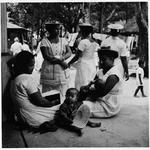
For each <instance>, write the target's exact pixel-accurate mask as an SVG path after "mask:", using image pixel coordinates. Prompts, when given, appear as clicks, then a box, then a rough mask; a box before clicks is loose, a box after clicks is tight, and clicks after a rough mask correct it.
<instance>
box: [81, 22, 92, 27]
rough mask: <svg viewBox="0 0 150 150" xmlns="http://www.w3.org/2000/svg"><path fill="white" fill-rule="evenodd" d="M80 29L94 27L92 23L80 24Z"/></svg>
mask: <svg viewBox="0 0 150 150" xmlns="http://www.w3.org/2000/svg"><path fill="white" fill-rule="evenodd" d="M79 26H80V27H92V25H91V24H90V23H82V24H79Z"/></svg>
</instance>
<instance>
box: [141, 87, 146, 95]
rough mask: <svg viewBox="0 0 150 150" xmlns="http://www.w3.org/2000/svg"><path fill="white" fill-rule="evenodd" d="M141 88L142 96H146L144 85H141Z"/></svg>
mask: <svg viewBox="0 0 150 150" xmlns="http://www.w3.org/2000/svg"><path fill="white" fill-rule="evenodd" d="M140 89H141V93H142V96H143V97H146V95H145V94H144V90H143V86H141V87H140Z"/></svg>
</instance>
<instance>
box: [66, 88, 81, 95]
mask: <svg viewBox="0 0 150 150" xmlns="http://www.w3.org/2000/svg"><path fill="white" fill-rule="evenodd" d="M72 92H73V93H75V94H77V95H78V93H79V91H78V90H77V89H76V88H69V89H68V90H67V91H66V95H69V94H70V93H72Z"/></svg>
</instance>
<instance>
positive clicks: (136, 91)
mask: <svg viewBox="0 0 150 150" xmlns="http://www.w3.org/2000/svg"><path fill="white" fill-rule="evenodd" d="M139 90H140V86H138V87H137V89H136V90H135V93H134V96H135V97H136V96H137V93H138V91H139Z"/></svg>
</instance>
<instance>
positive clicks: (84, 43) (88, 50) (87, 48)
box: [78, 39, 97, 60]
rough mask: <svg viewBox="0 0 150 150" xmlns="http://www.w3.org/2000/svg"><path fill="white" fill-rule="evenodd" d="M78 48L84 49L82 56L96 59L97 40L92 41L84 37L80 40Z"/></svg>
mask: <svg viewBox="0 0 150 150" xmlns="http://www.w3.org/2000/svg"><path fill="white" fill-rule="evenodd" d="M78 48H79V49H80V50H82V51H83V55H82V58H83V59H86V60H87V59H88V60H91V59H94V55H95V50H96V48H97V45H96V43H95V42H91V41H90V40H88V39H83V40H81V41H80V43H79V46H78Z"/></svg>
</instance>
